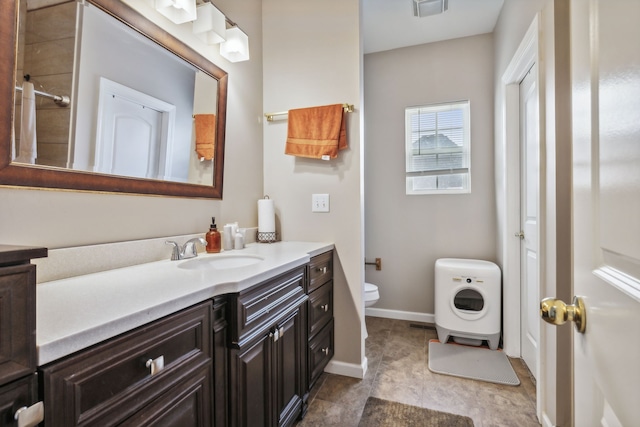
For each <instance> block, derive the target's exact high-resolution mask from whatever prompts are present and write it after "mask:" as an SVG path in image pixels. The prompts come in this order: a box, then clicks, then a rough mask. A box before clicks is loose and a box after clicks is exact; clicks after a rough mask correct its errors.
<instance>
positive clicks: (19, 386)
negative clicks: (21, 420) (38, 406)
mask: <svg viewBox="0 0 640 427" xmlns="http://www.w3.org/2000/svg"><path fill="white" fill-rule="evenodd" d="M36 390H37V386H36V374H31V375H29V376H27V377H25V378H21V379H19V380H17V381H14V382H12V383H10V384H7V385H5V386H3V387H0V426H3V427H5V426H6V427H8V426H17V425H18V423H17V422H16V421H15V418H14V417H15V414H16V412H17V411H18V409H20V408H22V407H24V406H27V407H29V406H31V405H33V404H34V403H35V401H36V396H37V392H36Z"/></svg>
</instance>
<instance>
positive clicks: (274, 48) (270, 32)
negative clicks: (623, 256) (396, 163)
mask: <svg viewBox="0 0 640 427" xmlns="http://www.w3.org/2000/svg"><path fill="white" fill-rule="evenodd" d="M359 16H360V10H359V1H358V0H325V1H321V2H300V1H298V0H269V1H266V2H264V3H263V37H264V40H263V41H264V83H263V84H264V111H265V112H279V111H286V110H289V109H292V108H301V107H311V106H317V105H327V104H337V103H350V104H354V105H355V112H353V113H350V114H348V117H347V120H348V121H347V124H348V138H349V149H347V150H344V151H341V152H340V155H339V157H338V158H337V159H334V160H331V161H322V160H315V159H304V158H296V157H292V156H288V155H285V154H284V145H285V140H286V134H287V121H286V120H278V121H274V122H271V123H269V122H265V124H264V191H265V193H266V194H268V195H269V196H270V197H271V198H272V199H273V200H274V201H275V206H276V216H277V222H278V227H279V229H278V231H279V232H280V233H281V237H282V239H283V240H310V241H328V242H334V243H335V246H336V255H337V256H336V257H335V258H334V260H335V261H337V262H336V263H335V267H336V268H335V272H334V274H335V276H334V304H335V312H334V313H335V322H336V327H335V341H336V343H335V357H334V360H333V362H332V365H331V366H336V363H338V364H340V363H343V364H346V365H348V366H347V369H348V370H349V369H353V370H356V371H357V369H358V368H357V367H358V366H360V364H361V363H362V359H363V357H364V352H363V342H362V340H361V334H362V330H361V318H362V315H363V314H362V313H363V304H362V283H363V258H364V256H363V252H362V206H361V200H362V199H361V198H362V194H361V184H362V164H361V156H362V150H361V143H360V139H359V135H360V120H361V113H362V107H361V104H360V96H361V95H360V93H361V65H360V63H361V57H362V53H361V48H360V37H359V28H360V22H359ZM313 193H328V194H329V195H330V209H331V211H330V212H329V213H312V212H311V195H312V194H313ZM358 344H359V345H358ZM331 366H330V369H331ZM350 372H351V371H350ZM354 374H355V372H354Z"/></svg>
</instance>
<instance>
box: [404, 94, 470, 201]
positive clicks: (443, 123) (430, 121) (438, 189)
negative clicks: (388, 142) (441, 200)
mask: <svg viewBox="0 0 640 427" xmlns="http://www.w3.org/2000/svg"><path fill="white" fill-rule="evenodd" d="M405 129H406V136H405V153H406V174H407V175H406V180H407V189H406V192H407V194H446V193H448V194H451V193H470V192H471V179H470V166H471V155H470V145H469V101H461V102H454V103H449V104H438V105H425V106H421V107H409V108H407V109H406V110H405Z"/></svg>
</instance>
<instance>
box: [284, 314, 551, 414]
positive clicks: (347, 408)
mask: <svg viewBox="0 0 640 427" xmlns="http://www.w3.org/2000/svg"><path fill="white" fill-rule="evenodd" d="M366 323H367V330H368V332H369V337H368V338H367V340H366V344H365V348H366V355H367V359H368V361H369V368H368V370H367V373H366V375H365V378H364V379H362V380H359V379H355V378H351V377H343V376H340V375H332V374H326V373H325V374H322V376H321V377H320V379H319V380H318V382H317V383H316V385H315V386H314V387H313V389H312V390H311V395H310V397H309V411H308V412H307V415H306V417H305V419H304V420H302V421H300V422H298V423H297V424H296V427H309V426H311V427H313V426H343V427H348V426H357V425H358V423H359V421H360V416H361V414H362V410H363V408H364V405H365V402H366V400H367V397H369V396H375V397H379V398H382V399H387V400H392V401H396V402H402V403H407V404H411V405H416V406H422V407H426V408H431V409H436V410H440V411H446V412H452V413H457V414H461V415H466V416H469V417H471V418H472V419H473V422H474V424H475V426H476V427H488V426H517V427H528V426H539V425H540V424H539V423H538V421H537V419H536V415H535V411H536V409H535V398H536V396H535V395H536V391H535V385H534V384H533V382H532V381H531V378H530V376H529V372H528V370H527V368H526V367H525V366H524V365H523V363H522V361H521V360H520V359H512V360H511V364H512V365H513V367H514V370H515V371H516V373H517V374H518V377H519V378H520V385H519V386H517V387H513V386H504V385H498V384H492V383H487V382H482V381H475V380H468V379H464V378H456V377H451V376H447V375H440V374H435V373H433V372H431V371H430V370H429V368H428V356H427V352H428V342H429V340H430V339H434V338H437V334H436V331H435V330H433V329H420V328H413V327H410V326H409V325H410V324H412V323H413V324H415V323H416V322H407V321H403V320H393V319H383V318H379V317H366ZM399 427H401V426H399Z"/></svg>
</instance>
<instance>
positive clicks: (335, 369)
mask: <svg viewBox="0 0 640 427" xmlns="http://www.w3.org/2000/svg"><path fill="white" fill-rule="evenodd" d="M368 363H369V362H368V361H367V358H366V357H363V358H362V363H361V364H360V365H356V364H355V363H345V362H340V361H337V360H330V361H329V363H328V364H327V366H325V368H324V371H325V372H327V373H329V374H336V375H344V376H345V377H353V378H359V379H363V378H364V374H366V373H367V366H368Z"/></svg>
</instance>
